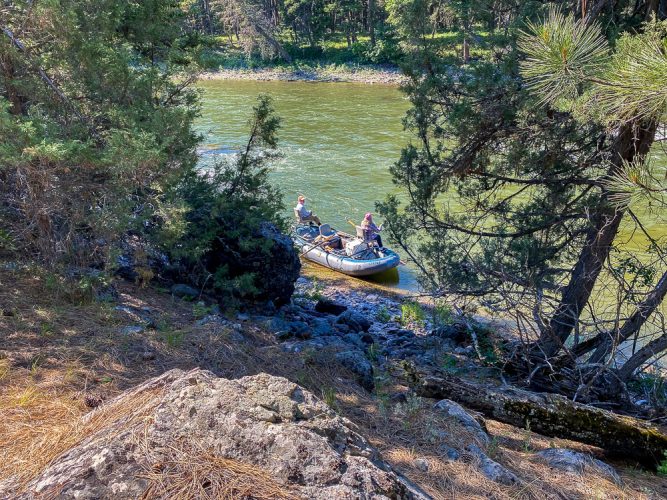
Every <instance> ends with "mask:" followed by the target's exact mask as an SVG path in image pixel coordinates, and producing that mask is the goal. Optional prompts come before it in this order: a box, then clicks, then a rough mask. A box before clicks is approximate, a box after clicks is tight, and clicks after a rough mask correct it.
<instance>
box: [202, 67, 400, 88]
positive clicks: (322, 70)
mask: <svg viewBox="0 0 667 500" xmlns="http://www.w3.org/2000/svg"><path fill="white" fill-rule="evenodd" d="M200 79H201V80H253V81H284V82H295V81H298V82H347V83H364V84H369V85H392V86H397V85H401V84H403V83H405V76H404V75H403V74H402V73H401V71H400V70H399V69H398V68H396V67H389V66H359V65H342V66H341V65H329V66H306V67H296V66H292V67H273V68H271V67H267V68H257V69H250V68H233V69H224V68H223V69H219V70H216V71H211V72H206V73H203V74H202V75H201V77H200Z"/></svg>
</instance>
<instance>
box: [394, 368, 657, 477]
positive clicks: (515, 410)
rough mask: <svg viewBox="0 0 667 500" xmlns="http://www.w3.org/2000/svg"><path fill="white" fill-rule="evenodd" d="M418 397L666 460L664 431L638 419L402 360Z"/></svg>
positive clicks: (645, 460) (621, 452) (643, 458)
mask: <svg viewBox="0 0 667 500" xmlns="http://www.w3.org/2000/svg"><path fill="white" fill-rule="evenodd" d="M404 368H405V370H406V372H407V375H408V379H409V381H410V384H411V385H412V386H413V387H414V388H415V390H416V391H417V393H418V394H419V395H420V396H423V397H428V398H437V399H441V398H448V399H452V400H454V401H456V402H458V403H460V404H462V405H464V406H466V407H468V408H470V409H473V410H476V411H479V412H481V413H483V414H484V415H486V416H488V417H489V418H493V419H494V420H498V421H500V422H504V423H507V424H511V425H514V426H516V427H522V428H530V430H532V431H535V432H538V433H540V434H543V435H545V436H550V437H558V438H563V439H572V440H574V441H580V442H583V443H587V444H591V445H594V446H599V447H600V448H603V449H604V450H606V451H607V452H608V453H609V454H610V455H615V456H619V457H622V458H625V459H629V460H634V461H637V462H639V463H642V464H643V465H647V466H651V467H653V466H655V465H656V464H657V463H659V462H660V461H661V460H663V459H664V458H665V456H664V452H665V451H667V432H665V431H664V430H663V429H660V428H659V427H656V426H654V425H651V424H649V423H647V422H645V421H643V420H639V419H636V418H633V417H628V416H624V415H618V414H615V413H612V412H610V411H607V410H603V409H600V408H595V407H592V406H588V405H584V404H581V403H575V402H572V401H571V400H569V399H567V398H565V397H564V396H561V395H558V394H546V393H534V392H530V391H526V390H522V389H517V388H514V387H491V386H486V385H482V384H478V383H474V382H469V381H466V380H462V379H460V378H458V377H456V376H454V375H451V374H448V373H443V372H427V371H423V370H421V369H417V368H415V367H414V365H412V364H409V363H406V364H405V365H404Z"/></svg>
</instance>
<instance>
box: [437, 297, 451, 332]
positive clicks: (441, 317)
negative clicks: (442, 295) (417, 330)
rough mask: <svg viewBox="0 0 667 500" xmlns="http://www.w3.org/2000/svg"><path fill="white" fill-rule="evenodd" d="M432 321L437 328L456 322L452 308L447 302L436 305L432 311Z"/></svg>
mask: <svg viewBox="0 0 667 500" xmlns="http://www.w3.org/2000/svg"><path fill="white" fill-rule="evenodd" d="M431 321H432V322H433V326H434V327H435V328H437V327H439V326H448V325H451V324H452V322H453V321H454V315H453V312H452V308H451V306H450V305H449V304H447V303H445V302H439V303H436V304H435V305H434V306H433V308H432V309H431Z"/></svg>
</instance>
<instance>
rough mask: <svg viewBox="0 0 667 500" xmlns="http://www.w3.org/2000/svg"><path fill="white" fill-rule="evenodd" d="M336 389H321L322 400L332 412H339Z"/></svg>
mask: <svg viewBox="0 0 667 500" xmlns="http://www.w3.org/2000/svg"><path fill="white" fill-rule="evenodd" d="M336 396H337V394H336V389H335V388H333V387H323V388H322V399H323V400H324V402H325V403H326V405H327V406H328V407H329V408H331V409H332V410H334V411H339V407H338V400H337V399H336Z"/></svg>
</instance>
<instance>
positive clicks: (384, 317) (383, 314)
mask: <svg viewBox="0 0 667 500" xmlns="http://www.w3.org/2000/svg"><path fill="white" fill-rule="evenodd" d="M375 319H376V320H378V321H379V322H380V323H388V322H389V321H390V320H391V314H389V311H388V310H387V307H386V306H380V308H379V309H378V310H377V312H376V313H375Z"/></svg>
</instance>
